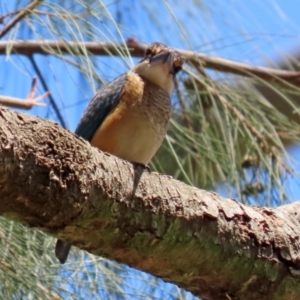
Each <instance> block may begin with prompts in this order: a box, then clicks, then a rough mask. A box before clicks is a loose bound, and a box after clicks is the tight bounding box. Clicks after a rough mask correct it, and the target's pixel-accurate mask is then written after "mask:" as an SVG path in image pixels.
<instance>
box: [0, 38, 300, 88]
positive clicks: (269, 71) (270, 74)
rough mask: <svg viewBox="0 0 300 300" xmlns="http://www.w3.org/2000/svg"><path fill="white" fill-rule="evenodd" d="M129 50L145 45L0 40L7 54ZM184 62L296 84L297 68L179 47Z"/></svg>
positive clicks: (137, 51) (138, 52)
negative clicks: (269, 65) (257, 64)
mask: <svg viewBox="0 0 300 300" xmlns="http://www.w3.org/2000/svg"><path fill="white" fill-rule="evenodd" d="M126 46H127V47H128V48H129V50H130V52H129V53H130V55H131V56H133V57H142V56H143V55H144V51H145V49H146V47H147V45H145V44H140V43H138V42H137V41H135V40H134V39H128V40H127V43H126V45H124V44H116V43H96V42H65V41H9V42H0V54H7V49H8V48H9V49H10V52H11V53H17V54H22V55H27V56H32V55H33V54H45V55H48V54H51V53H53V52H59V53H60V54H62V53H64V54H72V55H84V54H85V53H86V52H85V50H83V49H86V51H88V52H89V54H92V55H108V54H109V55H115V56H119V55H121V54H122V55H126V54H127V52H126V51H122V50H124V49H125V47H126ZM177 50H178V51H180V52H181V53H182V54H183V55H184V56H185V58H186V60H187V61H188V62H190V63H191V64H192V65H194V66H195V67H197V68H198V67H199V66H201V67H205V68H210V69H214V70H218V71H222V72H226V73H232V74H236V75H242V76H247V77H254V78H258V79H262V80H265V81H269V82H273V83H274V82H275V83H277V84H283V83H289V84H292V85H295V86H300V72H298V71H285V70H278V69H273V68H264V67H255V66H251V65H248V64H244V63H240V62H236V61H232V60H228V59H223V58H219V57H212V56H207V55H205V54H203V53H195V52H192V51H186V50H180V49H177Z"/></svg>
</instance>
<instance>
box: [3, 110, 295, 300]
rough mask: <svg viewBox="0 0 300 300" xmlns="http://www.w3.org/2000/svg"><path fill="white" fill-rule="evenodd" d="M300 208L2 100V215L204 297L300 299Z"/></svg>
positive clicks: (215, 298) (215, 299)
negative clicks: (198, 180) (180, 176)
mask: <svg viewBox="0 0 300 300" xmlns="http://www.w3.org/2000/svg"><path fill="white" fill-rule="evenodd" d="M299 209H300V203H293V204H290V205H285V206H282V207H279V208H277V209H269V208H259V207H248V206H244V205H242V204H240V203H238V202H237V201H235V200H232V199H223V198H221V197H220V196H218V195H217V194H216V193H213V192H208V191H203V190H199V189H197V188H195V187H191V186H188V185H186V184H183V183H181V182H179V181H176V180H174V179H172V178H170V177H168V176H165V175H160V174H157V173H153V172H152V173H150V172H148V171H147V170H146V169H145V170H144V169H143V168H141V167H140V166H136V165H133V164H131V163H129V162H126V161H123V160H121V159H118V158H116V157H114V156H112V155H109V154H106V153H103V152H101V151H98V150H97V149H95V148H93V147H91V146H90V145H89V144H88V143H87V142H85V141H83V140H82V139H81V138H79V137H76V136H74V135H73V134H72V133H70V132H69V131H67V130H63V129H62V128H61V127H59V126H58V125H57V124H55V123H52V122H49V121H47V120H43V119H41V118H36V117H32V116H28V115H25V114H21V113H16V112H10V111H9V110H7V109H5V108H0V213H1V215H3V216H6V217H7V218H10V219H13V220H15V221H18V222H22V223H23V224H25V225H28V226H32V227H36V228H38V229H40V230H43V231H45V232H47V233H48V234H51V235H53V236H56V237H61V238H64V239H66V240H68V241H70V242H71V243H72V244H74V245H76V246H77V247H79V248H81V249H83V250H86V251H89V252H91V253H94V254H96V255H102V256H104V257H107V258H110V259H114V260H117V261H119V262H121V263H124V264H127V265H130V266H132V267H134V268H138V269H141V270H144V271H146V272H149V273H151V274H153V275H155V276H157V277H161V278H163V279H164V280H167V281H170V282H173V283H175V284H177V285H178V286H179V287H182V288H185V289H186V290H189V291H191V292H192V293H194V294H195V295H198V296H201V297H202V299H214V300H217V299H244V300H246V299H299V297H300V284H299V283H300V276H299V268H300V256H299V249H300V243H299V232H300V213H299V212H298V210H299ZM53 255H54V253H53Z"/></svg>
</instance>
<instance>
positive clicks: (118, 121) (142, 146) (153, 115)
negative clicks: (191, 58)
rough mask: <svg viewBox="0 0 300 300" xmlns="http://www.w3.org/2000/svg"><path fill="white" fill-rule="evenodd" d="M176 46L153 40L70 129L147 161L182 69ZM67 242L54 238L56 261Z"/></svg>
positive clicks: (168, 112)
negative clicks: (140, 56) (136, 60)
mask: <svg viewBox="0 0 300 300" xmlns="http://www.w3.org/2000/svg"><path fill="white" fill-rule="evenodd" d="M183 63H184V58H183V56H182V55H181V54H180V52H178V51H176V50H175V49H173V48H170V47H168V46H166V45H165V44H162V43H159V42H154V43H152V44H151V45H149V47H147V49H146V50H145V54H144V56H143V58H142V60H141V61H140V62H138V63H137V64H136V65H135V66H134V67H133V68H132V69H131V70H129V71H128V72H127V73H124V74H122V75H120V76H118V77H117V78H115V79H114V80H113V81H112V82H110V83H108V84H107V85H105V86H103V87H102V88H101V89H100V90H98V91H97V93H96V94H95V96H94V97H93V98H92V100H91V101H90V103H89V105H88V107H87V108H86V110H85V111H84V113H83V115H82V117H81V119H80V121H79V124H78V126H77V128H76V130H75V134H77V135H79V136H80V137H82V138H83V139H85V140H87V141H89V142H90V144H91V145H92V146H94V147H97V148H99V149H100V150H102V151H104V152H108V153H110V154H112V155H115V156H117V157H119V158H121V159H124V160H127V161H130V162H132V163H137V164H140V165H143V166H147V165H148V163H149V162H150V161H151V159H152V157H153V156H154V155H155V153H156V152H157V150H158V149H159V147H160V146H161V144H162V142H163V139H164V137H165V135H166V132H167V127H168V123H169V120H170V116H171V93H172V89H173V86H174V80H175V76H176V74H177V73H178V72H179V71H180V70H181V69H182V65H183ZM70 248H71V244H70V243H69V242H67V241H64V240H61V239H58V240H57V243H56V247H55V254H56V257H57V258H58V260H59V261H60V263H61V264H64V263H65V262H66V260H67V257H68V254H69V251H70Z"/></svg>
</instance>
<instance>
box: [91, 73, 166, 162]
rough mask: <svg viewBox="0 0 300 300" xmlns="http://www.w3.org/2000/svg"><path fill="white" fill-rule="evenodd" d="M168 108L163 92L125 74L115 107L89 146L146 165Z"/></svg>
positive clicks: (162, 130)
mask: <svg viewBox="0 0 300 300" xmlns="http://www.w3.org/2000/svg"><path fill="white" fill-rule="evenodd" d="M170 108H171V104H170V99H169V95H168V94H167V93H166V92H164V91H163V90H162V89H160V88H159V87H158V86H153V84H151V83H149V82H145V81H144V80H142V79H141V78H140V77H139V76H137V75H136V74H134V73H129V74H128V81H127V83H126V84H125V87H124V91H123V93H122V95H121V99H120V101H119V104H118V105H117V106H116V107H115V108H114V109H113V110H112V111H111V113H110V114H109V115H108V116H107V117H106V119H105V120H104V121H103V123H102V124H101V126H100V127H99V128H98V130H97V131H96V132H95V134H94V136H93V137H92V139H91V141H90V143H91V144H92V145H93V146H95V147H97V148H99V149H100V150H102V151H105V152H108V153H111V154H113V155H116V156H118V157H120V158H123V159H125V160H128V161H131V162H139V163H142V164H148V163H149V162H150V160H151V158H152V157H153V156H154V154H155V153H156V151H157V150H158V148H159V147H160V145H161V143H162V141H163V138H164V136H165V134H166V130H167V124H168V120H169V116H170Z"/></svg>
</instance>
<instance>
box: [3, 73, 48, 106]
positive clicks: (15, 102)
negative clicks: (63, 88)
mask: <svg viewBox="0 0 300 300" xmlns="http://www.w3.org/2000/svg"><path fill="white" fill-rule="evenodd" d="M36 87H37V78H36V77H34V78H33V79H32V84H31V89H30V92H29V94H28V96H27V98H26V99H20V98H14V97H9V96H2V95H0V104H2V105H4V106H9V107H15V108H23V109H30V108H32V106H46V103H40V102H39V101H41V100H43V99H44V98H46V97H48V96H49V95H50V92H46V93H44V94H43V95H41V96H39V97H36V98H34V96H35V93H36Z"/></svg>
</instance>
